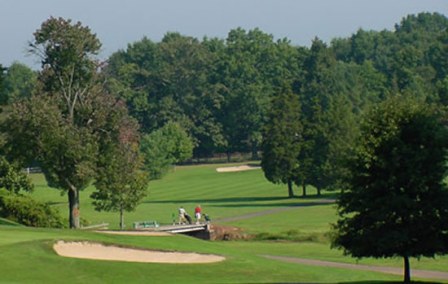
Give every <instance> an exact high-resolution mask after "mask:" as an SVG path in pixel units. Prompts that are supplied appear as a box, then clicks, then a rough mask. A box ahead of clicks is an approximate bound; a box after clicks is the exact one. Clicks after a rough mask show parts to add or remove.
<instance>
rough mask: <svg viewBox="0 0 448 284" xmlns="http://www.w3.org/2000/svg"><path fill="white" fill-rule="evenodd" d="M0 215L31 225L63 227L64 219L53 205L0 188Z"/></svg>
mask: <svg viewBox="0 0 448 284" xmlns="http://www.w3.org/2000/svg"><path fill="white" fill-rule="evenodd" d="M0 217H3V218H6V219H9V220H12V221H14V222H17V223H20V224H22V225H26V226H31V227H47V228H63V227H64V220H63V219H62V218H61V214H60V212H59V211H58V210H56V209H55V208H54V207H52V206H50V205H49V204H47V203H42V202H39V201H36V200H34V199H33V198H31V197H30V196H26V195H22V194H13V193H10V192H5V191H3V190H0Z"/></svg>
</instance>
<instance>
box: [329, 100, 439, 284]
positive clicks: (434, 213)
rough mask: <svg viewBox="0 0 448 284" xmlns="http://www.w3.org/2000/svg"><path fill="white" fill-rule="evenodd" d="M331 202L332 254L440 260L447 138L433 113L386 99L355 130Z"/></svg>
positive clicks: (410, 102)
mask: <svg viewBox="0 0 448 284" xmlns="http://www.w3.org/2000/svg"><path fill="white" fill-rule="evenodd" d="M361 131H362V135H361V136H360V139H359V144H358V148H357V150H356V154H355V156H354V158H353V160H352V161H351V163H350V172H351V173H352V175H351V178H350V180H349V187H348V189H347V190H345V191H344V192H343V193H342V195H341V197H340V199H339V201H338V209H339V215H340V218H339V221H338V222H337V224H336V225H335V230H336V231H335V238H334V241H333V246H336V247H340V248H343V249H344V251H345V253H347V254H350V255H352V256H354V257H369V256H372V257H396V256H400V257H403V258H404V260H405V281H409V280H410V274H409V257H420V256H429V257H432V256H434V255H435V254H445V253H447V252H448V223H447V222H446V220H447V218H448V189H447V185H446V183H445V182H444V179H445V176H446V170H447V166H446V157H447V147H448V145H447V142H446V141H447V139H448V130H447V129H446V127H445V125H444V124H443V123H442V122H441V119H440V115H439V114H438V113H437V112H436V111H435V109H434V108H431V107H430V106H428V105H426V104H424V103H422V102H421V101H416V100H410V99H405V98H403V97H400V96H398V97H394V98H392V99H389V100H387V101H385V102H383V103H381V104H380V105H379V106H377V107H375V108H374V109H373V110H372V111H371V112H370V114H369V115H368V116H367V117H366V119H365V121H364V122H363V124H362V128H361Z"/></svg>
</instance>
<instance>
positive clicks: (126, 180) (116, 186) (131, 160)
mask: <svg viewBox="0 0 448 284" xmlns="http://www.w3.org/2000/svg"><path fill="white" fill-rule="evenodd" d="M120 117H121V116H120ZM120 117H118V118H119V119H120ZM110 123H112V124H116V122H110ZM118 124H119V126H118V131H116V132H114V133H115V135H117V137H115V139H104V140H103V141H102V143H101V144H102V145H101V146H100V148H101V152H102V154H101V156H100V157H99V159H98V169H97V174H96V178H95V191H94V192H93V193H92V195H91V197H92V198H93V199H94V201H93V205H94V207H95V210H97V211H115V212H119V214H120V228H121V229H122V230H123V229H124V228H125V223H124V212H130V211H134V210H135V209H136V208H137V206H138V204H139V203H140V202H141V201H142V199H143V198H144V197H145V196H146V194H147V187H148V182H149V178H148V174H146V173H145V172H144V171H143V158H142V156H141V154H140V151H139V135H138V128H137V124H136V122H134V121H133V120H132V119H131V120H123V119H120V120H119V121H118ZM109 138H111V137H109Z"/></svg>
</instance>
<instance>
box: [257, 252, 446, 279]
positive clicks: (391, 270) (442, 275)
mask: <svg viewBox="0 0 448 284" xmlns="http://www.w3.org/2000/svg"><path fill="white" fill-rule="evenodd" d="M262 256H263V257H265V258H269V259H274V260H279V261H284V262H290V263H297V264H305V265H314V266H325V267H337V268H344V269H355V270H365V271H374V272H381V273H387V274H395V275H403V268H397V267H387V266H374V265H364V264H350V263H341V262H332V261H323V260H315V259H305V258H296V257H286V256H275V255H262ZM411 276H412V277H417V278H424V279H439V280H448V272H441V271H432V270H418V269H412V270H411Z"/></svg>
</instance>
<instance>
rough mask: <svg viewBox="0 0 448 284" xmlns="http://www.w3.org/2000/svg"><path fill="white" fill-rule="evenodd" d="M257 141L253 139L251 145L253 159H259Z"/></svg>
mask: <svg viewBox="0 0 448 284" xmlns="http://www.w3.org/2000/svg"><path fill="white" fill-rule="evenodd" d="M257 150H258V149H257V143H256V142H255V141H252V145H251V152H252V157H251V159H252V160H254V161H255V160H258V151H257Z"/></svg>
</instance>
